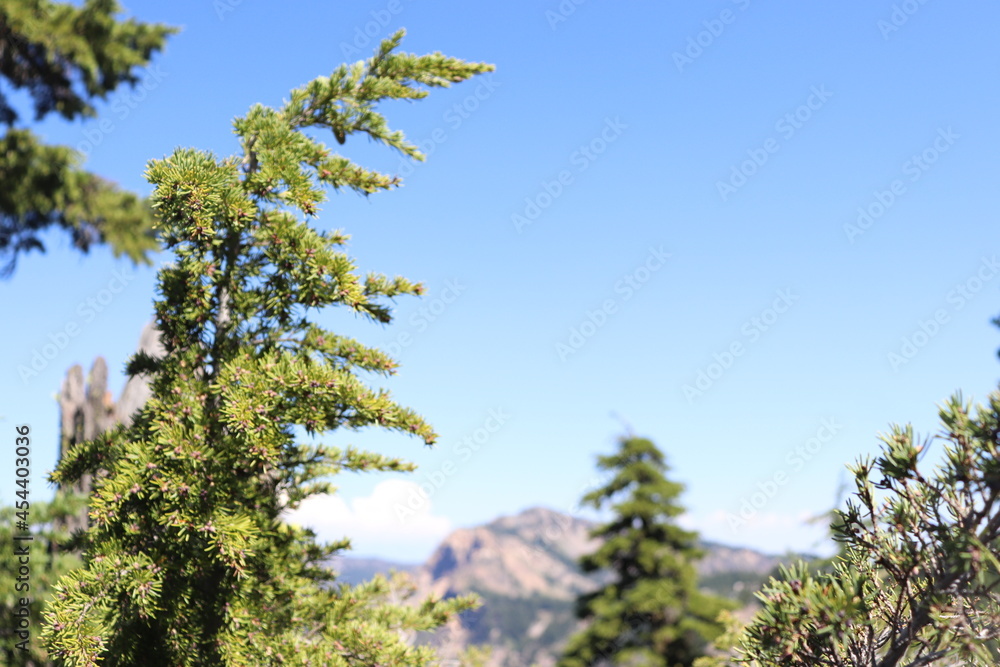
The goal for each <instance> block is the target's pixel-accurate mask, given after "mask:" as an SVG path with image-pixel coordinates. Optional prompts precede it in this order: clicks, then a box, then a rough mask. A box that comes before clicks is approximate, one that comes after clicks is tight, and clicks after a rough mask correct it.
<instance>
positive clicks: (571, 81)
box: [0, 0, 1000, 561]
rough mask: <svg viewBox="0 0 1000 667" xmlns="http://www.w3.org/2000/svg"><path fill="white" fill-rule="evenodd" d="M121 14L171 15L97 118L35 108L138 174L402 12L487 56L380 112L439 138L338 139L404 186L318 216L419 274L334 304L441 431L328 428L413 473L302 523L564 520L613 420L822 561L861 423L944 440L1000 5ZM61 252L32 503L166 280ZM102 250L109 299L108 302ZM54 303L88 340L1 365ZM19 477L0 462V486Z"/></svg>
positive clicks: (747, 528) (990, 356) (380, 535)
mask: <svg viewBox="0 0 1000 667" xmlns="http://www.w3.org/2000/svg"><path fill="white" fill-rule="evenodd" d="M446 5H451V6H446ZM127 11H128V13H129V14H131V15H134V16H136V17H138V18H140V19H142V20H148V21H162V22H165V23H169V24H173V25H179V26H181V27H182V31H181V32H180V34H178V35H176V36H175V37H174V38H172V39H171V40H170V42H169V44H168V47H167V49H166V51H165V52H164V53H163V54H161V55H160V56H159V57H158V58H156V60H155V61H154V64H153V66H152V67H150V68H149V69H148V71H146V72H145V73H144V78H143V83H142V84H141V85H140V86H139V87H138V88H137V89H136V90H134V91H128V90H122V91H119V92H118V93H115V94H113V95H112V96H111V97H110V98H109V99H108V101H107V103H106V104H104V105H103V106H102V115H101V117H100V118H101V119H104V120H105V121H106V122H105V124H104V125H103V126H102V125H101V120H100V119H98V120H88V121H85V122H77V123H74V124H65V123H61V122H59V121H58V120H55V119H53V120H52V121H50V122H49V121H47V122H45V123H43V124H42V125H40V126H38V127H37V130H38V131H39V132H41V133H43V134H44V135H45V136H46V137H47V138H48V139H49V140H50V141H53V142H62V143H67V144H70V145H73V146H76V147H78V148H79V149H80V150H81V151H83V152H85V153H86V154H87V165H88V166H89V167H90V168H91V169H93V170H95V171H97V172H98V173H101V174H103V175H105V176H106V177H108V178H111V179H112V180H115V181H117V182H118V183H120V184H121V185H122V186H123V187H126V188H130V189H133V190H136V191H139V192H143V193H148V192H149V191H150V187H149V185H148V184H147V183H146V182H145V181H144V180H143V178H142V171H143V168H144V165H145V163H146V161H147V160H149V159H151V158H158V157H162V156H164V155H166V154H168V153H170V152H172V150H173V149H174V148H175V147H178V146H192V147H197V148H202V149H208V150H212V151H215V152H216V153H217V154H219V155H226V154H230V153H231V152H233V151H234V150H235V149H236V144H235V141H234V137H233V135H232V131H231V120H232V119H233V118H234V117H235V116H237V115H240V114H243V113H244V112H245V111H246V109H247V108H248V107H249V106H250V105H251V104H253V103H255V102H262V103H265V104H271V105H275V104H279V103H280V102H281V100H282V98H283V97H284V96H286V95H287V91H288V90H290V89H291V88H293V87H296V86H298V85H301V84H302V83H305V82H306V81H308V80H310V79H311V78H313V77H315V76H319V75H324V74H328V73H329V72H330V71H331V70H332V69H333V68H334V67H335V66H336V65H338V64H339V63H341V62H344V61H354V60H358V59H360V58H363V57H367V56H368V55H369V54H370V52H371V50H372V49H373V48H374V46H375V43H376V41H377V40H378V39H381V38H384V37H386V36H388V35H390V34H391V33H392V32H393V31H394V30H395V29H397V28H399V27H405V28H406V29H407V31H408V34H407V37H406V39H405V40H404V43H403V48H404V49H405V50H407V51H412V52H417V53H426V52H431V51H438V50H440V51H442V52H444V53H446V54H448V55H453V56H457V57H461V58H465V59H469V60H477V61H487V62H492V63H495V64H496V66H497V71H496V73H495V74H492V75H487V76H482V77H479V78H477V79H474V80H472V81H469V82H466V83H464V84H461V85H457V86H455V87H453V88H451V89H448V90H435V91H433V92H432V94H431V96H430V97H429V98H427V99H425V100H421V101H419V102H416V103H412V104H411V103H402V102H400V103H394V104H390V105H386V106H385V107H384V108H383V111H384V113H385V114H386V115H387V117H388V119H389V122H390V125H391V126H393V127H394V128H398V129H401V130H403V131H404V132H405V133H406V134H407V136H408V137H409V138H410V139H411V140H413V141H415V142H417V143H418V144H420V145H421V146H422V147H423V149H424V150H425V152H426V153H428V160H427V162H426V163H423V164H417V165H413V164H411V163H409V162H408V161H405V160H402V159H401V158H400V157H399V156H398V155H395V154H392V153H391V152H389V151H388V150H386V149H384V148H382V147H379V146H375V145H372V144H369V143H367V142H366V141H364V140H358V139H355V140H352V141H349V142H348V143H347V144H346V145H345V146H344V147H343V149H342V150H343V151H344V152H345V154H347V155H349V156H350V157H352V158H353V159H355V160H357V161H359V162H360V163H362V164H365V165H367V166H371V167H374V168H379V169H382V170H384V171H387V172H390V173H399V174H402V175H403V176H404V177H405V187H403V188H401V189H399V190H397V191H395V192H391V193H385V194H380V195H376V196H373V197H371V198H369V199H365V198H362V197H358V196H354V195H350V194H340V195H332V196H331V199H330V201H328V202H327V203H326V205H325V206H324V209H323V212H322V214H321V216H320V219H319V226H321V227H322V228H324V229H327V228H342V229H344V230H346V231H347V232H348V233H350V234H351V235H352V241H351V245H350V253H351V254H352V256H353V257H355V258H356V259H357V261H358V263H359V265H360V267H361V268H362V269H363V270H365V271H367V270H376V271H383V272H386V273H389V274H402V275H405V276H407V277H410V278H412V279H416V280H420V281H422V282H424V284H425V285H426V287H427V294H426V296H425V297H424V298H423V299H409V300H403V301H400V302H399V303H398V309H397V311H396V313H397V320H396V322H395V323H394V324H393V325H391V326H388V327H379V326H377V325H371V324H368V323H365V322H362V321H360V320H357V319H355V318H354V317H353V316H350V315H347V314H345V313H337V312H331V313H329V314H327V315H324V316H323V321H324V322H325V323H327V324H328V325H329V326H331V327H332V328H335V329H337V330H338V331H343V332H345V333H349V334H351V335H354V336H356V337H358V338H359V339H360V340H362V341H364V342H366V343H369V344H375V345H379V346H382V347H385V348H387V349H389V350H390V351H392V352H394V353H396V355H397V357H398V358H399V360H400V362H401V364H402V368H401V371H400V372H399V374H398V375H397V376H396V377H394V378H391V379H390V380H388V381H386V382H385V385H384V386H386V387H388V388H390V389H391V390H392V391H393V392H394V395H395V396H396V397H397V399H398V400H399V401H400V402H402V403H403V404H406V405H410V406H412V407H414V408H416V409H417V410H418V411H419V412H421V414H423V415H424V416H425V417H426V418H427V419H428V420H429V421H430V422H431V423H432V424H433V425H434V426H435V427H436V428H437V430H438V432H439V433H440V436H441V438H440V444H439V446H438V447H437V448H436V449H433V450H432V449H427V448H424V447H422V446H421V445H420V444H419V443H418V442H417V441H416V440H411V439H407V438H404V437H401V436H395V435H392V434H384V433H379V432H364V433H359V434H351V433H346V434H333V435H331V436H330V437H329V438H327V439H326V441H328V442H332V443H340V444H348V443H355V444H358V445H363V446H368V447H371V448H373V449H376V450H378V451H382V452H385V453H389V454H394V455H402V456H406V457H408V458H410V459H411V460H413V461H415V462H416V463H418V464H419V465H420V471H418V472H417V473H415V474H414V475H411V476H408V477H407V476H402V475H382V476H379V475H370V476H367V477H358V476H351V477H344V478H343V479H342V480H338V483H339V486H340V489H341V495H340V496H338V497H336V498H332V499H331V498H326V499H322V498H321V499H317V500H316V501H314V502H311V503H310V504H309V505H307V506H306V507H304V508H303V510H302V512H301V513H300V515H299V517H298V519H297V520H299V521H303V522H307V523H311V524H312V525H315V526H316V527H317V529H318V530H319V532H320V534H321V536H323V537H326V538H329V539H334V538H337V537H340V536H342V535H344V534H347V535H349V536H351V537H352V538H354V543H355V551H356V552H357V553H359V554H367V555H380V556H384V557H389V558H394V559H397V560H403V561H419V560H422V559H424V558H425V557H426V556H427V555H428V554H429V552H430V550H431V548H432V547H433V545H434V544H436V543H437V541H438V540H440V538H441V537H442V536H443V535H445V534H446V533H447V532H448V531H449V530H452V529H454V528H456V527H460V526H468V525H473V524H477V523H481V522H485V521H488V520H490V519H492V518H494V517H496V516H498V515H501V514H510V513H514V512H517V511H520V510H522V509H525V508H528V507H531V506H535V505H544V506H548V507H551V508H554V509H558V510H562V511H574V512H576V511H579V510H578V508H577V507H576V502H577V500H578V498H579V497H580V496H581V495H582V494H583V493H584V492H585V491H586V489H587V488H588V486H589V485H592V484H593V483H594V481H595V479H596V469H595V457H596V456H597V455H598V454H601V453H608V452H610V451H611V450H612V449H613V447H614V444H615V440H616V438H617V437H618V436H619V435H620V434H621V433H622V431H623V428H624V427H623V425H622V422H621V421H620V419H624V420H626V421H627V422H628V423H629V424H631V426H632V428H633V429H634V430H635V432H636V433H638V434H642V435H646V436H648V437H650V438H652V439H653V440H654V441H655V442H656V443H657V444H658V445H659V446H660V447H661V448H662V449H663V450H664V451H665V452H666V454H667V456H668V459H669V462H670V464H671V466H672V470H671V475H672V476H673V477H674V478H676V479H678V480H680V481H683V482H684V483H685V484H686V485H687V491H686V492H685V494H684V496H683V498H682V502H683V503H684V504H685V505H686V506H687V507H688V509H689V513H688V514H687V515H686V516H685V517H684V522H685V525H688V526H690V527H692V528H696V529H698V530H699V531H700V532H701V533H702V535H703V536H704V537H707V538H709V539H713V540H717V541H721V542H726V543H730V544H739V545H749V546H753V547H757V548H760V549H764V550H767V551H771V552H781V551H784V550H785V549H789V548H792V549H813V550H816V549H819V550H823V549H824V547H823V546H822V543H821V540H822V536H823V530H822V527H820V526H815V525H807V524H806V523H805V519H806V518H807V517H809V516H811V515H815V514H818V513H820V512H823V511H825V510H827V509H828V508H829V507H830V506H831V505H832V503H833V502H834V500H835V496H836V492H837V487H838V484H839V483H840V482H841V481H842V480H843V479H844V473H843V471H844V465H845V464H847V463H849V462H851V461H853V460H854V459H856V458H857V457H858V456H859V455H863V454H868V453H874V452H875V451H877V445H878V440H877V438H876V434H877V433H878V432H879V431H886V430H887V429H888V427H889V425H890V424H891V423H894V422H900V423H906V422H912V423H913V424H914V426H915V427H916V428H917V430H918V431H920V432H922V433H925V434H933V433H935V432H936V431H937V421H936V410H937V409H936V407H935V406H936V405H937V404H939V403H940V402H941V401H943V400H944V399H946V398H947V397H948V396H949V395H951V394H952V393H953V392H954V391H956V390H959V389H961V390H962V391H963V392H964V393H965V395H966V396H969V397H974V398H977V399H982V398H983V397H984V396H985V395H986V394H987V393H988V392H990V391H992V390H994V389H995V386H996V382H997V375H998V365H997V359H996V350H997V348H998V347H1000V335H998V334H1000V330H997V329H996V328H995V327H993V326H992V325H991V324H990V320H991V318H993V317H994V316H996V315H998V314H1000V289H998V288H1000V265H998V263H997V262H998V259H1000V252H998V251H1000V246H998V240H1000V231H998V228H997V226H996V224H995V220H996V216H997V212H998V208H1000V203H998V200H997V199H996V197H995V192H996V178H997V175H998V172H997V167H996V155H997V151H998V148H1000V129H998V125H997V123H996V118H997V116H998V111H1000V109H998V101H1000V96H998V94H997V83H996V81H997V76H996V74H997V70H998V65H1000V62H998V61H1000V48H998V47H997V43H996V39H995V35H994V34H993V29H992V26H995V25H996V24H997V20H998V19H1000V7H995V6H993V5H990V4H987V3H950V4H949V3H941V2H937V3H935V2H924V3H920V2H917V1H916V0H910V1H909V2H896V3H893V2H889V1H887V0H879V1H877V2H872V3H864V4H862V3H833V2H825V3H792V2H781V3H763V2H758V1H757V0H749V1H748V0H740V1H738V2H735V1H729V0H726V1H717V2H710V3H697V4H695V3H690V4H683V5H682V4H680V3H652V2H637V3H615V4H612V3H598V2H587V1H582V2H581V1H580V0H576V2H574V1H573V0H565V1H564V2H562V3H561V4H560V3H559V2H556V1H554V0H553V1H552V2H531V3H528V2H511V3H495V4H490V5H480V4H473V3H419V2H412V0H392V1H389V0H386V1H380V2H357V3H351V7H349V8H341V7H337V8H334V7H332V6H330V5H329V4H328V3H320V2H300V3H295V4H290V5H285V6H283V7H282V9H281V11H280V12H276V10H275V6H274V5H273V4H270V5H269V4H265V3H263V2H254V1H252V0H244V1H243V2H238V1H237V0H220V1H219V2H215V3H214V4H213V3H210V2H204V3H197V5H196V4H194V3H177V4H165V3H154V2H149V1H144V2H138V1H137V2H131V3H129V4H128V6H127ZM331 143H332V142H331ZM46 240H47V241H48V245H49V252H48V253H47V255H44V256H42V255H34V256H28V257H24V258H22V261H21V262H20V264H19V267H18V270H17V272H16V274H15V275H14V277H13V278H12V279H11V280H9V281H6V282H4V283H0V290H2V294H3V299H4V303H5V304H6V313H7V319H6V322H7V325H6V326H5V327H3V328H2V330H0V347H2V349H4V350H5V351H6V354H5V356H4V359H3V372H4V373H5V374H6V377H7V380H6V381H5V382H3V383H2V384H0V392H2V393H0V414H2V417H3V422H0V426H2V425H3V424H6V425H7V426H6V427H7V428H8V429H10V431H11V434H12V433H13V426H14V425H15V424H23V423H27V424H30V425H31V427H32V429H33V433H34V435H35V443H34V456H33V483H34V486H33V493H34V494H35V497H36V498H40V497H45V496H48V495H50V494H51V491H50V490H49V488H48V486H47V483H46V482H45V474H46V473H47V471H48V470H50V469H51V468H52V467H53V465H54V463H55V456H56V452H57V437H58V429H57V423H58V412H57V409H56V403H55V400H54V395H55V393H56V392H57V391H58V388H59V385H60V382H61V379H62V377H63V375H64V373H65V371H66V369H67V368H68V367H69V366H70V365H72V364H75V363H81V364H83V365H84V366H85V367H86V368H89V366H90V364H91V362H92V360H93V358H94V357H95V356H97V355H103V356H104V357H105V358H106V359H107V360H108V362H109V364H110V366H111V368H112V372H113V375H115V379H114V380H113V384H114V391H115V394H116V395H117V393H118V391H119V390H120V388H121V385H122V384H123V380H122V378H121V375H120V370H121V368H122V366H123V364H124V361H125V359H126V357H127V356H128V354H130V353H131V351H132V350H133V349H134V347H135V344H136V342H137V340H138V335H139V332H140V330H141V328H142V326H143V324H144V323H145V322H146V321H147V320H148V319H149V317H150V314H151V304H152V299H153V297H154V294H155V269H153V268H137V269H133V268H131V267H130V265H129V264H128V263H127V262H125V261H118V260H115V259H114V258H113V257H112V256H111V254H110V252H108V251H107V250H104V249H98V250H97V251H94V252H92V253H91V254H90V255H89V256H85V257H84V256H80V255H78V254H76V253H74V252H73V251H72V250H70V249H69V248H68V242H67V240H66V239H64V238H62V237H61V236H59V235H57V234H53V235H50V236H48V237H47V238H46ZM165 259H166V257H165V256H164V257H158V258H157V262H161V261H163V260H165ZM115 272H118V275H119V276H121V278H123V279H124V280H123V282H125V283H126V284H125V285H124V289H122V290H121V291H120V292H119V293H117V294H114V295H111V294H110V293H105V292H102V290H107V289H109V286H111V285H112V282H111V281H112V280H113V279H114V278H115V275H116V273H115ZM119 284H120V283H113V286H114V287H116V288H117V287H118V286H119ZM108 297H112V298H108ZM102 298H104V300H105V301H106V303H104V304H102V303H101V302H100V300H101V299H102ZM89 299H97V300H98V301H97V306H99V307H100V308H99V309H98V308H97V307H94V306H93V305H89V306H88V305H87V304H88V300H89ZM81 304H83V305H81ZM68 325H75V326H76V327H77V328H78V333H77V335H75V336H72V337H67V338H68V340H66V341H65V345H63V346H61V347H60V349H58V351H57V353H56V354H54V356H53V358H52V359H50V360H48V359H47V360H46V361H45V367H44V369H42V370H41V371H40V372H38V373H37V374H35V375H30V376H26V374H25V373H23V372H21V371H19V369H20V367H22V366H28V365H30V362H31V358H32V355H33V353H34V351H35V350H39V351H40V350H41V349H42V347H43V346H44V345H45V344H46V343H49V342H50V341H51V338H50V337H55V338H56V339H60V337H59V332H62V331H65V330H66V327H67V326H68ZM74 331H75V329H74ZM50 351H51V349H50ZM615 415H618V416H615ZM619 417H620V418H619ZM10 437H11V438H12V437H13V435H10ZM418 484H423V485H424V488H425V491H426V496H427V498H426V499H423V502H420V500H421V497H420V495H414V494H419V493H420V492H419V491H417V490H416V489H417V485H418ZM13 490H14V486H13V476H12V475H7V476H5V477H3V478H0V493H2V495H3V498H6V499H7V500H13ZM755 494H756V495H755ZM5 502H6V501H5ZM741 508H743V516H742V517H740V511H741ZM411 509H412V510H413V511H412V512H411V511H410V510H411ZM734 518H740V519H741V521H735V520H734ZM744 520H745V521H744Z"/></svg>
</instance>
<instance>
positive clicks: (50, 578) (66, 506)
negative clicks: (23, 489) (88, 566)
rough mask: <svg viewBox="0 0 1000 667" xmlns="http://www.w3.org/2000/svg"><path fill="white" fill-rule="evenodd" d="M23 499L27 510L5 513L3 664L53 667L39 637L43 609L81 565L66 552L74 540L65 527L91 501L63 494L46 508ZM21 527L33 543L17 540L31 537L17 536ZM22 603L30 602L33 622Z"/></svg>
mask: <svg viewBox="0 0 1000 667" xmlns="http://www.w3.org/2000/svg"><path fill="white" fill-rule="evenodd" d="M19 495H20V494H19ZM22 497H23V498H25V499H26V500H25V504H22V505H20V506H19V507H0V544H3V545H4V550H5V552H6V553H4V555H3V558H0V658H2V659H0V664H3V665H7V666H8V667H29V666H32V665H33V666H35V667H38V666H40V665H49V664H51V663H50V662H49V657H48V654H47V653H46V651H45V649H44V648H43V647H42V643H41V641H40V639H39V637H38V628H39V627H40V626H41V620H42V609H44V607H45V605H46V604H47V603H48V601H49V599H50V598H51V595H52V587H53V586H54V585H55V583H56V581H58V580H59V579H60V578H61V577H62V576H63V575H64V574H66V573H68V572H70V571H72V570H73V569H74V568H76V567H79V565H80V557H79V555H78V554H77V553H75V552H73V551H67V550H64V549H63V548H62V547H63V545H64V544H66V542H67V541H68V540H69V538H70V535H69V533H68V532H66V531H65V530H64V529H63V528H62V526H63V525H64V522H65V520H66V519H68V518H70V517H72V516H74V515H75V514H76V513H77V512H78V511H79V510H80V507H81V506H82V505H83V503H84V501H85V498H84V497H83V496H80V495H74V494H68V493H60V494H58V495H57V496H56V497H55V499H54V500H53V501H52V502H47V503H46V502H39V501H33V500H30V499H29V496H28V494H27V493H25V494H24V496H22ZM19 502H20V501H19ZM17 521H25V522H26V523H28V524H29V525H30V527H31V530H30V535H31V539H30V540H24V539H20V540H15V536H17V537H22V538H23V537H24V536H25V535H26V532H25V531H23V530H20V529H17V530H15V529H16V527H17V523H16V522H17ZM22 555H23V556H24V557H25V558H26V559H27V563H26V565H27V567H28V568H29V570H28V573H27V574H22V572H21V571H20V568H21V566H22V565H25V563H24V562H23V561H22ZM22 600H28V601H29V604H28V606H27V610H28V614H27V617H25V616H24V615H23V614H24V612H23V609H24V608H23V607H22V606H21V601H22ZM22 633H23V634H22Z"/></svg>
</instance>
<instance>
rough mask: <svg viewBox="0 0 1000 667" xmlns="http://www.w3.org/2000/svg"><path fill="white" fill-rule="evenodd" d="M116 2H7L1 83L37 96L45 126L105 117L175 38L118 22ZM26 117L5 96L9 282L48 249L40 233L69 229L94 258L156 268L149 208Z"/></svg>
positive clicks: (4, 270)
mask: <svg viewBox="0 0 1000 667" xmlns="http://www.w3.org/2000/svg"><path fill="white" fill-rule="evenodd" d="M119 12H120V7H119V6H118V3H117V2H115V1H114V0H86V2H84V3H83V5H82V6H74V5H73V4H70V3H55V2H50V1H49V0H4V2H2V3H0V77H3V78H4V79H5V80H6V82H7V83H8V84H9V85H10V86H11V87H12V88H14V89H25V90H27V92H28V93H29V94H30V96H31V98H32V102H33V106H34V116H35V119H36V120H39V119H41V118H44V117H45V116H47V115H49V114H50V113H57V114H59V115H60V116H62V117H63V118H64V119H66V120H69V121H72V120H75V119H78V118H82V117H92V116H95V115H96V112H95V109H94V107H93V105H92V103H91V102H92V101H93V100H95V99H101V98H105V97H106V96H107V95H108V93H110V92H112V91H114V90H115V89H117V88H118V87H119V86H121V85H122V84H130V85H135V84H136V83H138V81H139V80H140V79H139V74H138V73H137V71H136V69H137V68H139V67H143V66H145V65H147V64H148V63H149V61H150V58H151V57H152V56H153V54H154V53H155V52H157V51H159V50H161V49H162V48H163V44H164V41H165V40H166V38H167V36H168V35H169V34H171V33H172V32H175V31H174V29H173V28H169V27H166V26H163V25H153V24H146V23H139V22H137V21H134V20H121V21H119V20H117V19H116V18H115V17H116V15H117V14H118V13H119ZM19 119H20V115H19V114H18V112H17V110H16V109H15V108H14V107H13V106H12V105H11V103H10V102H9V100H8V98H7V96H6V95H4V94H3V93H0V123H3V124H4V125H6V126H7V132H6V134H4V136H3V137H0V185H2V187H0V259H3V260H5V261H4V264H3V266H2V267H0V275H2V276H9V275H10V274H11V273H12V272H13V270H14V268H15V265H16V261H17V257H18V254H19V253H22V252H26V251H30V250H42V251H44V249H45V248H44V245H43V244H42V241H41V239H40V238H39V234H40V232H42V231H43V230H45V229H46V228H48V227H52V226H55V227H59V228H62V229H65V230H66V231H67V232H68V233H69V234H70V236H71V238H72V241H73V245H74V247H76V248H78V249H79V250H81V251H83V252H87V251H88V250H89V248H90V247H91V245H93V244H94V243H108V244H109V245H110V246H111V249H112V250H113V251H114V253H115V256H119V255H122V254H124V255H126V256H128V257H129V258H130V259H132V260H133V261H135V262H146V261H148V260H147V253H148V252H149V251H151V250H154V249H156V248H157V242H156V238H155V235H154V233H153V229H152V224H153V216H152V211H151V210H150V208H149V206H148V204H147V203H146V202H144V201H143V200H142V199H140V198H139V197H138V196H136V195H134V194H132V193H129V192H124V191H122V190H120V189H119V188H118V187H116V186H115V185H114V184H113V183H111V182H110V181H108V180H106V179H104V178H102V177H100V176H98V175H96V174H93V173H90V172H88V171H86V170H84V169H82V168H81V167H80V163H81V161H82V160H81V156H80V155H79V154H78V153H77V152H76V151H75V150H73V149H71V148H69V147H67V146H49V145H46V144H45V143H44V142H42V141H41V140H40V139H39V138H38V137H37V136H35V135H34V134H33V133H32V132H30V131H29V130H27V129H24V128H16V127H15V125H16V124H17V122H18V120H19Z"/></svg>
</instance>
